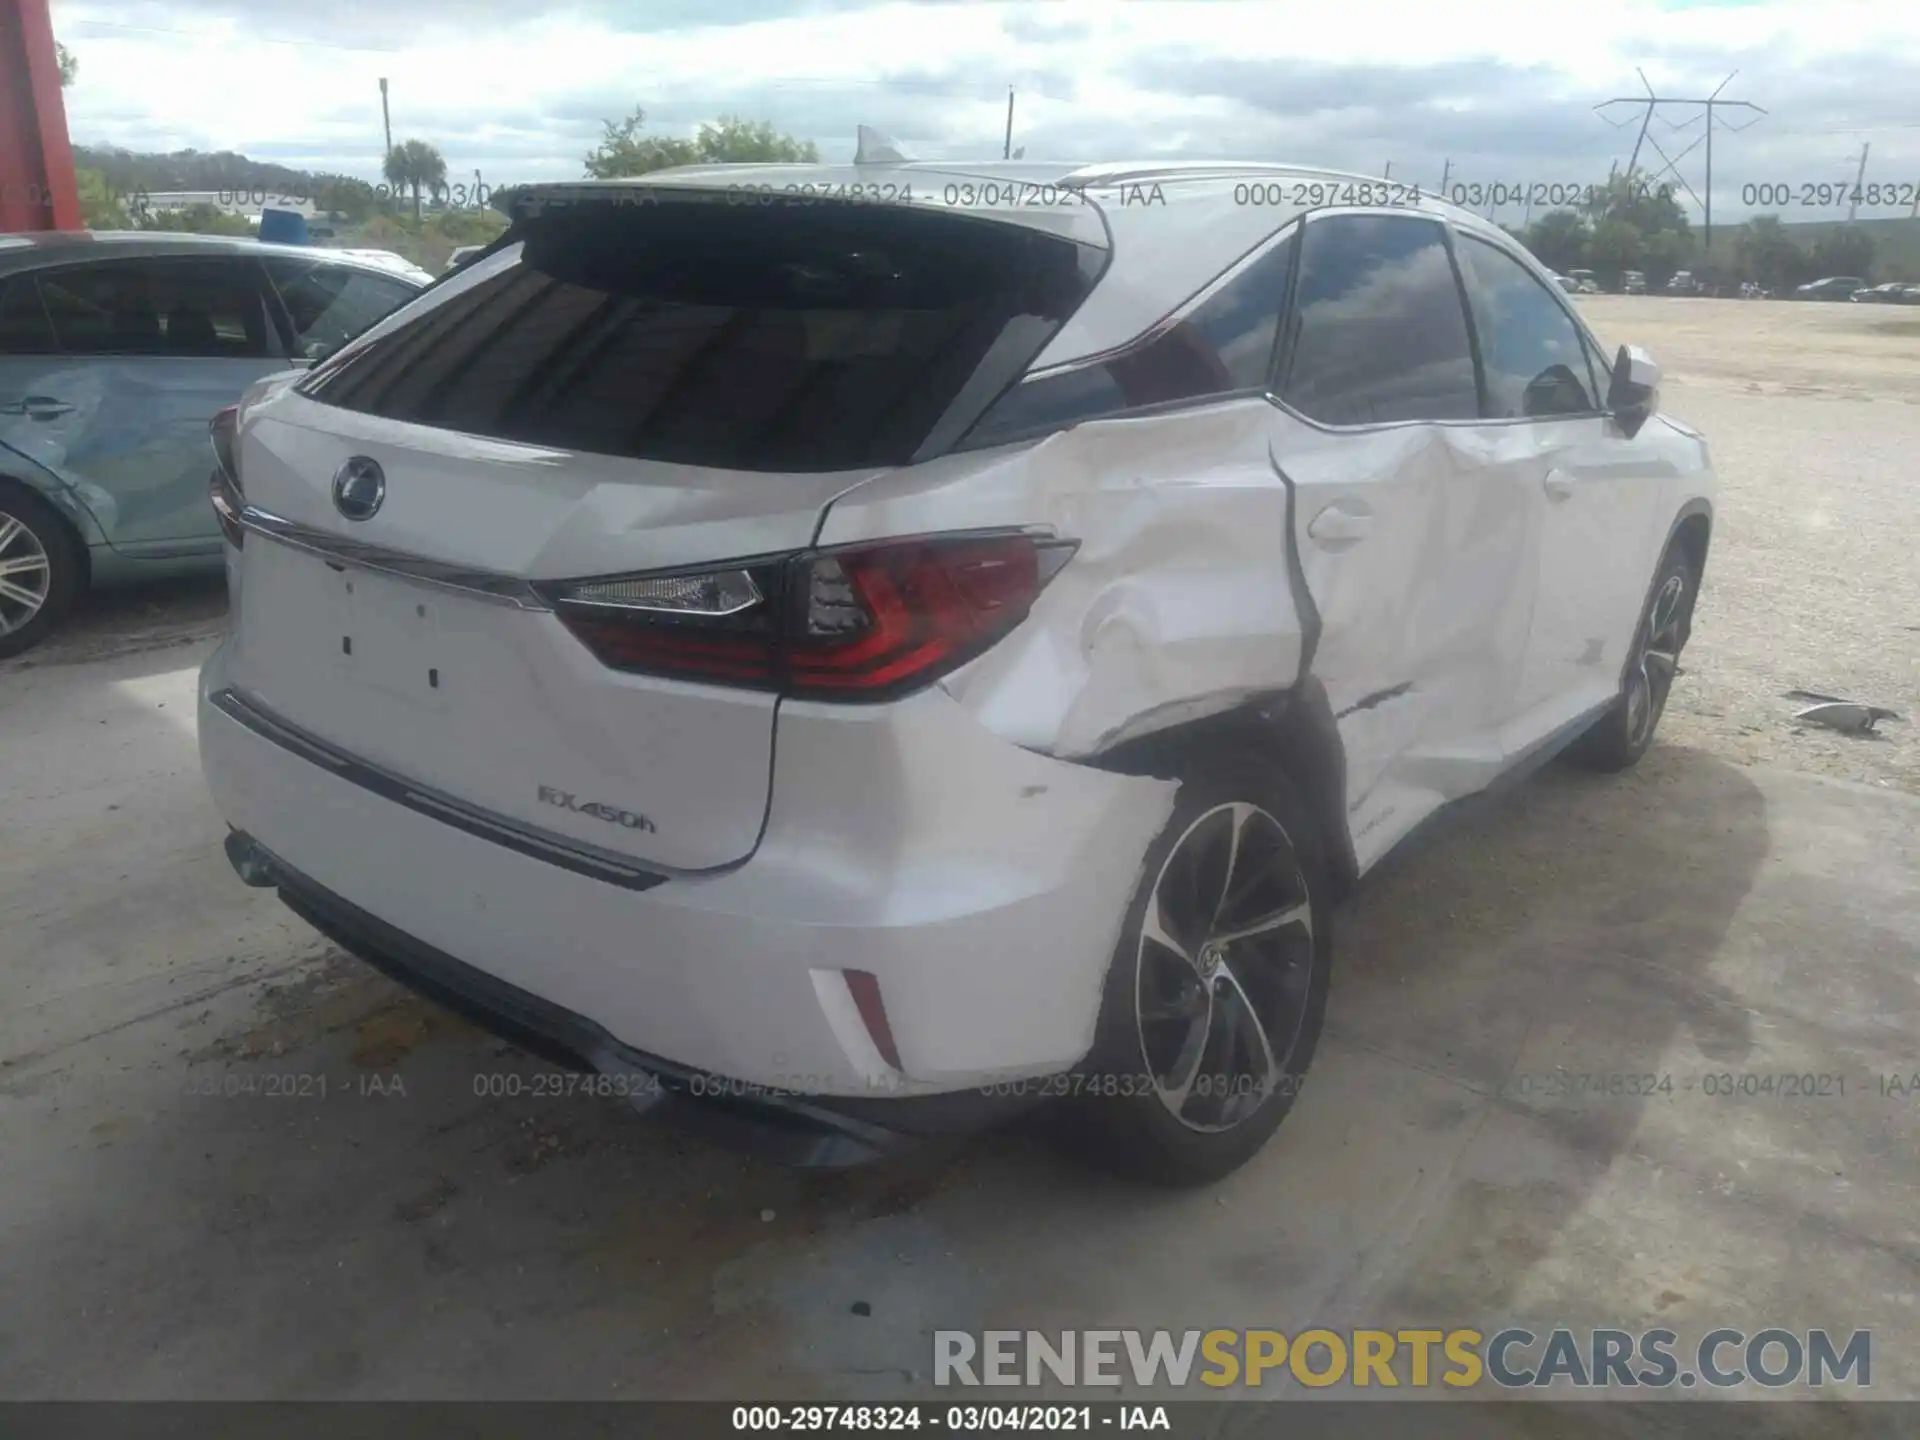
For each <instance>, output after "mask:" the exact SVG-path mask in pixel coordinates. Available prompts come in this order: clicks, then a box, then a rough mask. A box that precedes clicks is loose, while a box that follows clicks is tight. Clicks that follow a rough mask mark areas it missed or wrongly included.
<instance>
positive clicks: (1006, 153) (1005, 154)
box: [1000, 85, 1013, 160]
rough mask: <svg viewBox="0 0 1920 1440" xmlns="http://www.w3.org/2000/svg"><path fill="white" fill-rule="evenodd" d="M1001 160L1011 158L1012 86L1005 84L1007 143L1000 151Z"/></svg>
mask: <svg viewBox="0 0 1920 1440" xmlns="http://www.w3.org/2000/svg"><path fill="white" fill-rule="evenodd" d="M1000 158H1001V159H1002V160H1011V159H1012V158H1013V86H1011V85H1009V86H1007V143H1006V145H1005V146H1004V147H1002V149H1001V151H1000Z"/></svg>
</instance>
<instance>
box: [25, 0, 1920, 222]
mask: <svg viewBox="0 0 1920 1440" xmlns="http://www.w3.org/2000/svg"><path fill="white" fill-rule="evenodd" d="M526 8H527V7H525V6H524V4H522V3H520V0H410V3H408V4H406V5H405V6H402V5H399V4H397V3H379V0H336V3H334V4H330V5H327V6H313V5H311V4H310V3H307V0H252V3H250V4H249V3H243V0H143V3H137V4H135V5H133V6H129V5H127V4H125V3H113V4H107V3H99V0H58V3H57V5H56V10H55V16H54V19H55V26H56V30H57V31H58V33H59V34H60V35H61V38H62V39H63V40H65V41H66V43H67V44H68V45H69V46H70V47H71V48H72V49H73V50H74V51H75V52H76V53H77V54H78V56H79V57H80V67H81V68H80V79H79V83H78V84H77V85H76V86H75V87H74V88H73V89H72V90H71V91H69V92H68V105H69V116H70V128H71V130H72V132H73V135H74V138H75V139H76V140H77V141H79V142H81V143H88V144H114V145H121V146H125V147H127V148H130V149H142V150H166V149H176V148H185V147H193V148H196V149H201V150H216V149H230V150H238V151H241V152H243V153H246V154H249V155H252V156H255V157H256V158H262V159H274V160H278V161H280V162H282V163H285V164H291V165H296V166H300V167H304V168H315V169H338V170H344V171H347V172H349V173H355V174H360V175H363V176H367V177H369V178H371V177H372V176H374V174H375V173H376V171H377V169H378V164H379V157H380V154H381V123H380V103H379V91H378V84H377V82H378V80H379V78H380V77H381V76H386V77H388V78H389V79H390V81H391V84H392V104H393V112H394V134H395V136H396V137H406V136H413V135H419V136H422V137H424V138H427V139H430V140H432V141H434V142H435V143H436V144H438V145H439V146H440V147H441V149H442V150H443V152H444V153H445V154H446V156H447V158H448V162H449V165H450V167H451V168H452V169H453V170H455V171H456V172H458V173H463V174H464V173H466V172H468V171H470V170H472V169H473V168H475V167H479V168H481V169H482V170H484V171H485V172H486V174H487V178H488V179H489V180H490V181H494V182H495V183H502V182H506V181H512V180H520V179H542V178H562V177H570V176H573V175H577V174H578V173H579V168H580V164H579V162H580V156H581V154H582V153H583V152H584V151H585V150H586V149H587V148H588V147H589V146H590V145H591V144H592V143H593V141H594V140H595V139H596V138H597V136H598V133H599V123H598V122H599V121H600V120H601V119H604V118H614V117H617V116H619V115H620V114H622V113H624V112H625V110H626V109H627V108H629V107H630V106H631V105H632V104H634V103H642V104H645V105H646V106H647V108H648V111H649V113H650V116H651V117H652V118H653V120H654V122H655V123H656V124H658V125H659V126H660V127H661V128H663V129H668V130H672V131H676V132H681V133H690V132H691V131H692V130H693V129H694V128H695V126H696V125H697V124H698V122H699V121H700V120H702V119H706V118H712V117H714V116H716V115H718V114H720V113H722V112H723V111H735V112H739V113H743V114H746V115H748V116H750V117H753V118H764V119H767V120H770V121H771V122H773V123H774V124H775V125H776V126H777V127H778V128H780V129H783V130H787V131H790V132H793V133H796V134H800V135H804V136H807V137H809V138H812V139H815V140H817V141H818V142H819V143H820V145H821V147H822V150H823V152H824V153H825V154H826V155H827V156H828V157H829V158H845V156H847V155H848V154H849V153H850V152H851V147H852V138H853V127H854V124H855V123H856V122H858V121H862V120H865V121H868V122H870V123H876V124H879V125H881V126H882V127H883V128H886V129H890V130H892V131H893V132H894V133H895V134H897V135H899V136H900V137H901V138H902V140H903V141H905V142H907V143H908V144H909V147H910V148H912V149H914V150H915V151H917V153H920V154H922V155H924V156H927V157H929V158H934V157H941V156H989V155H996V154H998V153H999V147H1000V142H1001V132H1002V125H1003V123H1004V113H1005V112H1004V106H1005V97H1006V88H1005V87H1006V86H1007V85H1008V84H1009V83H1012V84H1014V85H1015V87H1016V89H1017V90H1018V91H1019V92H1020V98H1019V100H1018V102H1017V107H1016V120H1015V130H1016V143H1017V144H1024V145H1026V146H1027V147H1028V153H1029V155H1032V156H1038V155H1047V156H1058V157H1060V158H1065V159H1082V158H1085V159H1092V158H1107V157H1113V156H1118V157H1129V156H1142V155H1152V154H1188V155H1205V154H1209V153H1212V154H1220V155H1231V156H1238V157H1253V156H1273V157H1275V158H1286V159H1291V160H1300V161H1304V162H1308V163H1318V164H1326V165H1331V166H1335V167H1340V168H1358V169H1363V170H1368V171H1378V170H1379V169H1380V167H1381V166H1382V165H1383V164H1385V163H1386V162H1388V161H1392V162H1393V163H1394V166H1395V171H1394V173H1395V175H1396V176H1397V177H1399V176H1408V175H1411V176H1430V177H1431V178H1432V179H1435V180H1437V179H1438V177H1439V172H1440V170H1441V168H1442V166H1443V165H1444V164H1446V163H1447V162H1448V161H1451V162H1452V167H1453V175H1454V176H1455V178H1458V177H1460V176H1461V175H1463V174H1464V175H1468V176H1472V177H1475V178H1481V179H1486V180H1495V179H1499V180H1508V181H1511V180H1547V181H1560V180H1565V181H1582V182H1584V181H1588V180H1597V179H1599V178H1602V177H1603V176H1604V175H1605V173H1606V169H1607V166H1608V164H1609V163H1610V162H1611V161H1613V160H1616V159H1624V157H1625V154H1626V151H1627V150H1628V148H1629V147H1630V146H1631V144H1632V137H1633V134H1634V130H1635V128H1636V127H1635V126H1633V125H1628V126H1626V127H1625V128H1623V129H1620V130H1615V129H1612V128H1610V127H1609V126H1608V125H1607V124H1606V123H1605V122H1604V121H1603V120H1602V119H1601V118H1599V117H1597V116H1596V115H1595V114H1594V113H1593V110H1592V107H1593V106H1594V104H1595V103H1596V102H1598V101H1601V100H1605V99H1606V98H1608V97H1609V96H1612V95H1626V94H1632V93H1634V92H1635V91H1636V90H1637V89H1638V82H1637V80H1636V77H1635V67H1636V66H1641V67H1644V69H1645V71H1646V73H1647V75H1648V77H1649V78H1650V79H1651V80H1652V81H1653V82H1654V84H1655V85H1656V86H1658V87H1661V89H1662V90H1663V92H1665V93H1673V91H1675V90H1679V91H1681V92H1683V93H1704V92H1705V91H1706V90H1710V89H1711V88H1712V87H1713V86H1714V85H1716V84H1718V83H1719V81H1720V80H1721V79H1722V78H1723V77H1724V76H1725V75H1726V73H1727V72H1728V71H1729V70H1732V69H1735V68H1738V69H1739V70H1740V72H1741V73H1740V75H1739V77H1738V78H1737V79H1736V80H1735V81H1734V82H1733V84H1732V85H1731V86H1730V87H1729V88H1728V91H1727V94H1728V95H1730V96H1739V97H1744V98H1748V99H1752V100H1754V101H1756V102H1757V103H1759V104H1762V105H1765V106H1766V107H1767V108H1768V110H1769V111H1770V112H1771V113H1770V114H1769V115H1768V116H1767V117H1766V118H1765V119H1762V120H1760V122H1759V123H1758V124H1757V125H1756V126H1755V127H1754V128H1753V129H1751V130H1749V131H1747V132H1745V133H1743V134H1740V135H1733V134H1731V133H1728V132H1725V131H1722V132H1720V133H1717V134H1716V137H1715V172H1716V210H1717V212H1719V213H1720V214H1724V215H1726V216H1727V217H1728V218H1732V217H1733V216H1734V215H1737V214H1738V213H1739V212H1740V211H1741V210H1742V209H1743V208H1744V207H1742V206H1740V205H1739V203H1738V200H1739V190H1740V187H1741V185H1742V184H1743V183H1745V182H1750V181H1759V180H1783V181H1788V182H1790V183H1797V182H1799V181H1802V180H1815V179H1817V180H1837V179H1843V178H1846V177H1847V176H1848V174H1849V173H1850V172H1849V171H1848V169H1847V163H1848V161H1847V157H1848V155H1849V153H1857V152H1858V147H1859V145H1860V144H1861V143H1862V142H1863V141H1871V143H1872V147H1873V150H1872V160H1873V164H1872V166H1871V167H1870V171H1869V178H1874V179H1878V180H1881V181H1896V180H1897V181H1909V180H1911V181H1920V125H1915V124H1914V123H1913V121H1914V117H1915V112H1914V110H1913V109H1912V108H1911V95H1912V76H1913V75H1914V74H1915V73H1916V70H1920V7H1915V6H1912V5H1910V4H1908V3H1905V0H1897V3H1863V0H1852V3H1839V4H1827V5H1821V6H1812V5H1806V4H1804V3H1797V0H1796V3H1792V4H1777V3H1776V4H1757V5H1740V6H1737V7H1734V6H1727V5H1717V4H1699V5H1691V6H1681V5H1676V4H1666V5H1663V4H1659V3H1655V0H1621V3H1618V4H1615V5H1612V6H1609V7H1606V8H1605V9H1604V10H1602V11H1591V12H1559V18H1558V19H1557V20H1556V19H1554V18H1550V17H1549V16H1548V14H1547V12H1543V11H1542V9H1541V7H1540V6H1539V5H1538V3H1537V0H1481V3H1477V4H1475V5H1474V6H1472V7H1470V8H1469V9H1467V10H1466V11H1464V12H1463V11H1462V10H1461V9H1460V8H1459V7H1445V6H1434V5H1430V4H1421V3H1415V0H1340V3H1338V4H1337V5H1321V6H1313V7H1300V6H1281V5H1279V4H1275V3H1271V0H1253V3H1247V4H1239V3H1231V0H1188V3H1168V4H1160V3H1147V0H1135V3H1124V4H1123V3H1117V0H1050V3H1044V4H1025V5H999V4H917V5H916V4H905V3H890V4H875V5H864V6H862V5H859V4H857V3H854V0H812V3H807V0H799V3H789V4H787V5H784V6H782V5H778V4H776V3H774V0H766V3H762V4H755V3H751V0H705V3H699V0H656V3H653V4H649V5H646V6H643V7H642V6H620V5H613V4H602V3H591V0H579V3H576V5H575V6H574V7H573V8H571V9H568V10H564V11H560V12H553V13H548V14H545V15H542V16H540V17H539V18H537V19H527V18H525V14H526ZM770 10H784V11H787V12H789V13H786V14H785V15H784V16H774V15H769V11H770ZM635 12H638V13H635ZM763 16H764V17H767V18H759V17H763ZM699 20H714V21H718V22H732V23H713V24H705V25H698V26H697V27H696V25H695V22H697V21H699ZM285 40H299V41H303V42H306V43H299V44H289V43H276V42H279V41H285ZM1612 118H1614V119H1618V120H1626V119H1637V116H1636V115H1635V114H1634V112H1633V111H1632V110H1631V108H1630V107H1625V106H1622V107H1619V108H1618V109H1617V110H1616V111H1615V112H1613V114H1612ZM1729 118H1734V119H1738V120H1744V119H1745V118H1751V117H1729ZM1686 120H1687V114H1686V113H1683V112H1670V113H1668V114H1665V115H1663V116H1661V117H1660V119H1659V120H1657V121H1656V123H1655V124H1654V126H1653V127H1652V132H1651V135H1652V140H1653V142H1654V143H1655V144H1656V145H1658V146H1659V147H1660V149H1661V150H1664V151H1665V152H1666V153H1667V154H1669V155H1673V154H1677V153H1678V151H1679V150H1680V149H1682V148H1683V147H1685V146H1686V145H1687V144H1688V143H1689V142H1690V141H1691V140H1693V139H1695V138H1697V137H1698V136H1699V135H1700V134H1701V130H1702V127H1701V123H1700V121H1699V120H1698V119H1694V120H1693V121H1692V123H1691V124H1685V123H1680V122H1685V121H1686ZM1669 122H1674V124H1672V125H1670V124H1669ZM1646 154H1647V156H1648V158H1651V159H1654V161H1655V163H1656V164H1657V163H1658V160H1657V157H1656V155H1655V152H1653V151H1651V150H1649V151H1647V152H1646ZM1700 158H1701V152H1700V151H1699V150H1698V149H1696V150H1695V151H1694V152H1693V153H1692V155H1691V156H1689V157H1688V158H1687V159H1686V160H1685V161H1683V162H1682V164H1683V169H1684V171H1685V173H1686V174H1687V176H1688V178H1689V179H1690V180H1691V181H1692V182H1693V183H1694V184H1695V185H1696V186H1698V185H1699V183H1700V173H1699V172H1700V166H1699V163H1698V162H1699V160H1700ZM1808 218H1813V217H1812V216H1811V215H1810V216H1809V217H1808Z"/></svg>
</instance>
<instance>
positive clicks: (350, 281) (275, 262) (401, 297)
mask: <svg viewBox="0 0 1920 1440" xmlns="http://www.w3.org/2000/svg"><path fill="white" fill-rule="evenodd" d="M264 263H265V265H266V267H267V274H268V275H269V276H271V277H272V279H273V285H274V289H275V291H276V292H277V293H278V294H279V297H280V302H281V304H283V305H284V306H285V307H286V311H287V317H288V319H289V320H290V321H291V322H292V325H293V337H292V338H293V354H294V355H295V356H296V357H297V358H299V359H302V360H311V359H314V358H315V357H317V356H319V355H322V354H325V353H326V352H327V351H329V350H332V349H334V348H335V347H336V346H339V345H343V344H345V343H346V342H347V341H348V340H351V339H352V338H353V337H354V336H355V335H358V334H359V333H360V332H361V331H362V330H365V329H366V328H367V327H368V326H369V325H371V324H373V323H374V321H376V320H379V319H381V318H382V317H383V316H385V315H386V314H387V313H388V312H389V311H392V310H396V309H398V308H399V307H400V306H402V305H404V304H406V303H407V301H409V300H411V299H412V298H413V297H414V296H415V295H416V294H418V293H419V290H420V287H419V286H418V285H409V284H407V282H406V281H404V280H398V279H395V278H394V277H393V276H391V275H376V274H374V273H372V272H370V271H367V270H362V269H359V268H357V267H355V266H352V265H341V264H338V263H329V262H327V261H324V260H296V259H292V258H290V257H287V256H282V255H274V256H269V257H267V259H266V260H265V262H264Z"/></svg>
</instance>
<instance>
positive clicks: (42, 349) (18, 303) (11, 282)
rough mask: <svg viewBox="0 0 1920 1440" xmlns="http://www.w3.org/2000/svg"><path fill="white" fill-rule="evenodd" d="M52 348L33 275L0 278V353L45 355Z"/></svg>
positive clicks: (48, 328)
mask: <svg viewBox="0 0 1920 1440" xmlns="http://www.w3.org/2000/svg"><path fill="white" fill-rule="evenodd" d="M56 348H58V347H56V346H55V344H54V340H53V324H52V322H51V321H49V320H48V319H47V310H46V307H45V306H44V305H42V304H41V303H40V291H39V288H38V287H37V286H36V285H35V284H34V283H33V276H31V275H15V276H12V277H11V278H8V279H0V355H45V354H47V353H48V352H49V351H52V350H54V349H56Z"/></svg>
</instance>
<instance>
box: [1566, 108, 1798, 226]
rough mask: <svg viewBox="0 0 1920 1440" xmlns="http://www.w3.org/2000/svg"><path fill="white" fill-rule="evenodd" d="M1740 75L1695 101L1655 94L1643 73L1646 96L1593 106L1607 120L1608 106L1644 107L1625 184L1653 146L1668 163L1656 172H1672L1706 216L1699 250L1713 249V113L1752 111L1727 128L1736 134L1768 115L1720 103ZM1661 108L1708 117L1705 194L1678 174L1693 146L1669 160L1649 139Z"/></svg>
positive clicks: (1714, 122) (1657, 144) (1762, 111)
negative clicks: (1687, 109)
mask: <svg viewBox="0 0 1920 1440" xmlns="http://www.w3.org/2000/svg"><path fill="white" fill-rule="evenodd" d="M1739 73H1740V72H1739V71H1738V70H1735V71H1733V72H1732V74H1729V75H1728V76H1727V78H1726V79H1725V80H1722V81H1721V82H1720V83H1719V84H1718V85H1716V86H1715V87H1714V90H1713V93H1712V94H1711V95H1708V96H1706V97H1705V98H1703V99H1694V98H1691V97H1686V96H1679V95H1658V94H1656V93H1654V89H1653V86H1652V85H1651V84H1650V83H1649V82H1648V80H1647V77H1646V75H1645V74H1644V73H1642V74H1641V76H1640V83H1641V84H1642V85H1645V86H1646V89H1647V93H1646V94H1645V95H1617V96H1615V97H1614V98H1613V99H1611V100H1603V101H1601V103H1600V104H1598V105H1596V106H1594V107H1593V108H1594V110H1595V112H1596V113H1599V114H1600V116H1601V118H1602V119H1605V118H1606V115H1605V111H1606V109H1607V107H1608V106H1610V105H1639V106H1644V107H1645V113H1644V114H1643V115H1642V116H1641V117H1640V135H1639V138H1638V139H1636V140H1635V141H1634V142H1633V157H1632V159H1630V160H1629V161H1628V162H1627V183H1628V184H1629V185H1631V184H1632V183H1633V179H1634V167H1635V166H1636V165H1638V164H1639V161H1640V147H1641V146H1642V145H1643V144H1647V145H1652V146H1653V149H1654V153H1655V154H1657V155H1658V156H1659V157H1660V158H1661V159H1662V160H1665V161H1666V162H1667V163H1666V166H1665V168H1664V169H1663V170H1661V171H1660V172H1659V173H1661V174H1663V175H1664V174H1666V173H1668V172H1669V171H1670V172H1672V174H1673V177H1674V178H1675V179H1676V180H1678V181H1679V182H1680V184H1681V186H1682V187H1683V188H1684V189H1685V190H1686V191H1687V193H1688V194H1690V195H1693V198H1694V199H1695V200H1697V201H1699V203H1700V208H1701V211H1702V212H1703V214H1704V217H1705V224H1704V227H1703V228H1704V231H1705V234H1704V237H1703V239H1702V242H1701V248H1702V249H1703V250H1711V249H1712V248H1713V127H1714V125H1715V124H1716V123H1718V119H1717V117H1716V115H1715V114H1714V112H1715V110H1716V109H1721V110H1751V111H1753V112H1754V117H1755V118H1754V119H1752V120H1749V121H1748V122H1747V124H1746V125H1735V126H1730V127H1729V128H1730V129H1732V130H1735V131H1740V130H1745V129H1746V128H1747V126H1748V125H1754V124H1758V123H1759V117H1760V116H1763V115H1765V114H1766V113H1767V112H1766V111H1765V110H1763V109H1761V108H1760V106H1758V105H1755V104H1753V103H1752V102H1751V101H1747V100H1722V99H1721V98H1720V92H1721V91H1722V90H1724V89H1726V88H1727V86H1728V85H1730V84H1731V83H1732V82H1733V77H1734V75H1738V74H1739ZM1662 105H1686V106H1693V105H1698V106H1702V107H1704V108H1705V112H1706V117H1707V132H1706V136H1705V140H1706V147H1707V176H1706V187H1705V190H1706V193H1705V194H1704V195H1700V194H1695V193H1694V189H1693V187H1692V186H1691V185H1688V184H1687V182H1686V179H1685V178H1684V177H1683V176H1682V175H1681V174H1680V171H1679V162H1680V161H1681V160H1683V159H1685V158H1686V154H1687V150H1691V149H1692V148H1693V146H1692V145H1689V146H1688V147H1687V150H1682V151H1681V152H1680V154H1679V155H1678V156H1675V157H1672V158H1669V157H1668V155H1667V153H1666V151H1664V150H1662V149H1661V148H1660V142H1659V141H1657V140H1654V139H1651V138H1650V137H1649V136H1648V134H1647V128H1648V126H1649V125H1651V124H1652V122H1653V115H1654V112H1655V111H1656V110H1658V109H1659V108H1660V107H1661V106H1662ZM1694 118H1695V119H1698V118H1699V117H1698V116H1695V117H1694ZM1609 123H1612V122H1609ZM1686 123H1687V124H1692V123H1693V122H1692V121H1687V122H1686ZM1699 143H1700V142H1699V141H1695V142H1694V144H1699Z"/></svg>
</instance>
